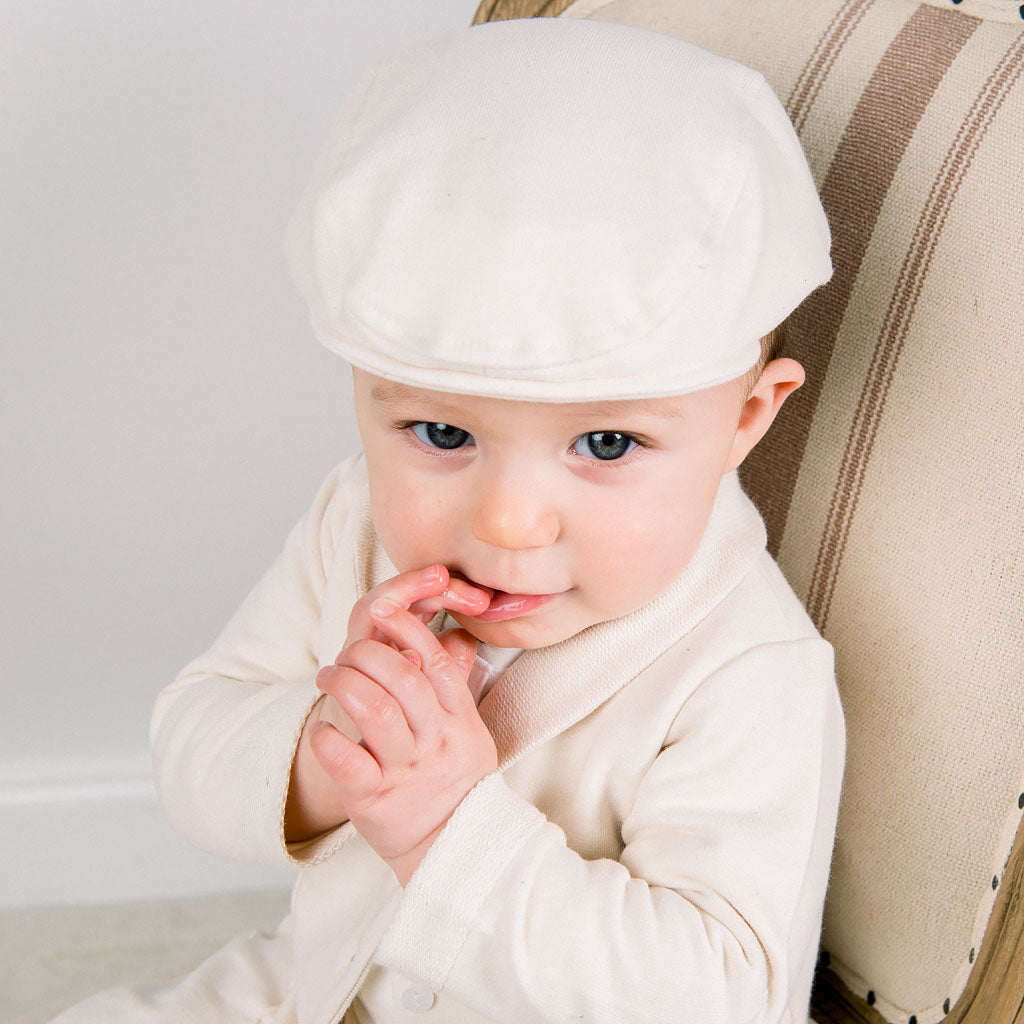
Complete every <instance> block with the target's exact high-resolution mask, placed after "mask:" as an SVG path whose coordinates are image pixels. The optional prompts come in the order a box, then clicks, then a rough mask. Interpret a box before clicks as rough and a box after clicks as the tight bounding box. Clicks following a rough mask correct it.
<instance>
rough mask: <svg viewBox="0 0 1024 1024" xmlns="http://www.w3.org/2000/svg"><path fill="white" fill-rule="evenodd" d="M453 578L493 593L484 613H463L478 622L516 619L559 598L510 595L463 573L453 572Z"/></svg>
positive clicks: (537, 595)
mask: <svg viewBox="0 0 1024 1024" xmlns="http://www.w3.org/2000/svg"><path fill="white" fill-rule="evenodd" d="M452 576H454V577H456V578H457V579H462V580H465V581H466V582H467V583H471V584H472V585H473V586H474V587H479V588H480V589H481V590H489V591H490V592H491V600H490V602H489V603H488V605H487V607H486V608H485V609H484V610H483V611H482V612H479V613H477V614H476V615H470V614H469V613H467V612H463V613H462V614H464V615H466V617H467V618H472V619H476V620H477V621H478V622H500V621H501V620H502V619H514V618H515V617H516V616H518V615H525V614H527V612H532V611H533V610H534V609H536V608H540V607H541V605H544V604H547V603H548V601H553V600H554V599H555V598H556V597H558V596H559V594H558V593H555V594H510V593H509V592H508V591H506V590H496V589H495V588H494V587H485V586H484V584H482V583H477V582H476V580H473V579H471V578H470V577H468V576H465V575H463V574H462V573H461V572H453V573H452Z"/></svg>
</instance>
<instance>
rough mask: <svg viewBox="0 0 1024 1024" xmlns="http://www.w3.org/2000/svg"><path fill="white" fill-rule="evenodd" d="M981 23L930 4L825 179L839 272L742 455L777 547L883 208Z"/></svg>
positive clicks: (796, 324)
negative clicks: (793, 373) (779, 399)
mask: <svg viewBox="0 0 1024 1024" xmlns="http://www.w3.org/2000/svg"><path fill="white" fill-rule="evenodd" d="M979 24H980V22H978V21H977V20H976V19H975V18H969V17H967V16H966V15H962V14H959V13H958V12H955V11H946V10H940V9H937V8H934V7H929V6H925V5H922V6H920V7H918V8H917V9H916V10H915V11H914V13H913V14H912V15H911V17H910V18H909V19H908V21H907V22H906V24H905V25H904V26H903V28H902V29H901V30H900V32H899V33H898V34H897V36H896V38H895V39H893V41H892V43H890V45H889V48H888V49H887V50H886V52H885V54H884V55H883V57H882V59H881V61H880V62H879V64H878V66H877V67H876V68H875V71H874V73H873V74H872V76H871V79H870V81H869V82H868V84H867V86H866V87H865V89H864V92H863V94H862V95H861V97H860V99H859V101H858V102H857V106H856V108H855V109H854V112H853V116H852V117H851V118H850V123H849V124H848V125H847V126H846V130H845V131H844V132H843V136H842V138H841V139H840V142H839V147H838V149H837V151H836V155H835V158H834V159H833V161H832V164H831V166H830V167H829V171H828V174H827V175H826V178H825V182H824V184H823V185H822V189H821V201H822V204H823V205H824V207H825V211H826V213H827V214H828V219H829V222H830V224H831V225H832V259H833V263H834V266H835V273H834V274H833V277H832V280H831V281H830V282H829V283H828V285H826V286H825V287H824V288H820V289H818V291H816V292H815V293H814V294H813V295H811V297H810V298H809V299H808V300H807V301H806V302H805V303H803V305H801V306H800V307H799V308H798V309H797V310H796V311H795V312H794V313H793V315H792V316H791V317H790V319H789V321H788V323H787V339H788V345H787V349H786V354H787V355H790V356H793V357H794V358H795V359H798V360H799V361H800V362H801V363H803V365H804V367H805V369H806V370H807V382H806V383H805V384H804V386H803V387H802V388H800V390H799V391H796V392H795V393H794V394H793V396H792V397H791V398H790V399H789V400H788V401H787V402H786V404H785V405H784V406H783V407H782V410H781V412H780V413H779V416H778V419H777V420H776V423H775V426H773V427H772V431H771V433H770V434H769V435H768V439H767V440H768V441H769V443H768V444H766V445H765V444H762V445H758V446H757V447H756V448H755V449H754V450H753V452H751V454H750V456H748V458H747V459H746V461H745V462H744V473H743V481H744V485H745V486H746V487H747V488H748V489H749V491H750V493H751V495H752V497H754V499H755V500H756V501H757V503H758V506H759V507H760V510H761V514H762V515H763V516H764V518H765V524H766V526H767V528H768V547H769V550H770V551H771V552H772V554H777V553H778V548H779V545H780V544H781V541H782V535H783V533H784V531H785V528H786V520H787V518H788V515H789V508H790V504H791V502H792V498H793V491H794V489H795V487H796V480H797V475H798V474H799V471H800V463H801V461H802V459H803V455H804V450H805V448H806V447H807V437H808V434H809V431H810V425H811V421H812V419H813V417H814V412H815V409H816V407H817V404H818V398H819V396H820V394H821V388H822V384H823V382H824V380H825V375H826V373H827V371H828V364H829V361H830V359H831V356H832V350H833V348H834V346H835V342H836V338H837V336H838V334H839V328H840V325H841V324H842V321H843V316H844V315H845V313H846V307H847V305H848V304H849V301H850V295H851V294H852V292H853V286H854V283H855V282H856V280H857V275H858V273H859V272H860V267H861V263H862V262H863V259H864V254H865V252H866V251H867V247H868V243H869V242H870V240H871V235H872V233H873V231H874V229H875V222H876V221H877V219H878V214H879V211H880V210H881V208H882V203H883V201H884V200H885V196H886V193H887V192H888V190H889V186H890V185H891V184H892V179H893V176H894V175H895V173H896V169H897V167H899V164H900V161H901V160H902V158H903V153H904V151H905V150H906V147H907V143H908V142H909V141H910V137H911V135H912V134H913V132H914V129H915V128H916V127H917V125H918V123H919V122H920V120H921V117H922V115H923V114H924V110H925V107H926V106H927V105H928V102H929V101H930V99H931V97H932V95H933V94H934V92H935V89H936V87H937V86H938V84H939V82H940V81H941V79H942V77H943V75H945V73H946V72H947V71H948V70H949V66H950V65H951V64H952V62H953V59H954V58H955V57H956V55H957V54H958V53H959V52H960V50H961V49H962V48H963V46H964V44H965V43H966V42H967V40H968V39H969V38H970V36H971V33H972V32H974V30H975V28H976V27H977V26H978V25H979Z"/></svg>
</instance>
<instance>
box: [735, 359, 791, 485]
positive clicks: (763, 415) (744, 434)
mask: <svg viewBox="0 0 1024 1024" xmlns="http://www.w3.org/2000/svg"><path fill="white" fill-rule="evenodd" d="M803 382H804V368H803V367H802V366H801V365H800V364H799V363H798V362H797V361H796V360H795V359H773V360H771V362H769V363H766V364H765V367H764V369H763V370H762V371H761V376H760V377H758V378H757V383H756V384H755V385H754V386H753V388H751V390H750V393H749V395H747V400H746V401H745V402H744V403H743V408H742V410H741V411H740V421H739V425H738V426H737V428H736V437H735V438H734V439H733V443H732V450H731V451H730V452H729V462H728V465H727V466H726V470H727V471H728V470H730V469H735V468H736V467H737V466H738V465H739V464H740V463H741V462H742V461H743V460H744V459H745V458H746V457H747V454H748V453H749V452H750V450H751V449H752V448H753V447H754V445H756V444H757V442H758V441H760V440H761V438H762V437H764V435H765V434H766V433H767V431H768V428H769V427H770V426H771V425H772V422H773V421H774V420H775V417H776V416H777V415H778V412H779V410H780V409H781V408H782V403H783V402H784V401H785V400H786V399H787V398H789V396H790V395H791V394H792V393H793V392H794V391H796V389H797V388H798V387H800V385H801V384H803Z"/></svg>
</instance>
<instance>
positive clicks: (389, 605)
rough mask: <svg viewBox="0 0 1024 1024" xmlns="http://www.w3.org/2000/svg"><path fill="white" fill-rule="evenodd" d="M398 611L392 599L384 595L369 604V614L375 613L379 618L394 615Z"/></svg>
mask: <svg viewBox="0 0 1024 1024" xmlns="http://www.w3.org/2000/svg"><path fill="white" fill-rule="evenodd" d="M397 611H398V605H397V604H395V602H394V601H389V600H388V599H387V598H386V597H378V598H377V600H376V601H374V602H373V604H371V605H370V614H371V615H376V616H377V618H379V619H386V618H387V617H388V616H389V615H394V613H395V612H397Z"/></svg>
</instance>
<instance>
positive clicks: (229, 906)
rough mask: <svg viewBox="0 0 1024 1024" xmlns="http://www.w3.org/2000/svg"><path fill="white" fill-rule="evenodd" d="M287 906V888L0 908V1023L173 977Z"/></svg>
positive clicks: (46, 1015) (35, 1022)
mask: <svg viewBox="0 0 1024 1024" xmlns="http://www.w3.org/2000/svg"><path fill="white" fill-rule="evenodd" d="M287 909H288V895H287V893H252V894H245V895H232V896H217V897H212V898H209V899H196V900H176V901H169V902H163V903H144V904H133V905H129V906H114V907H47V908H40V909H27V910H8V911H3V912H0V1024H45V1022H46V1021H49V1020H50V1019H51V1018H52V1017H54V1016H55V1015H56V1014H57V1013H59V1012H60V1011H61V1010H63V1009H65V1008H66V1007H68V1006H70V1005H72V1004H73V1003H75V1002H77V1001H78V1000H80V999H83V998H84V997H85V996H87V995H90V994H92V993H93V992H96V991H99V990H100V989H102V988H109V987H110V986H112V985H122V984H126V983H131V982H143V981H160V980H163V979H168V980H169V979H171V978H174V977H177V976H179V975H181V974H184V973H186V972H187V971H189V970H191V969H192V968H193V967H195V966H196V964H198V963H199V962H200V961H201V960H203V959H204V958H205V957H206V956H208V955H209V954H210V953H212V952H213V951H214V950H215V949H217V948H219V947H220V946H222V945H223V944H224V943H225V942H226V941H227V940H228V939H230V938H231V936H233V935H236V934H238V933H239V932H243V931H248V930H250V929H253V928H259V929H266V930H270V929H272V928H274V927H275V926H276V925H277V923H278V922H279V921H280V920H281V918H282V917H284V915H285V913H286V912H287Z"/></svg>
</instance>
